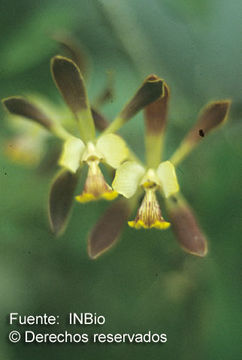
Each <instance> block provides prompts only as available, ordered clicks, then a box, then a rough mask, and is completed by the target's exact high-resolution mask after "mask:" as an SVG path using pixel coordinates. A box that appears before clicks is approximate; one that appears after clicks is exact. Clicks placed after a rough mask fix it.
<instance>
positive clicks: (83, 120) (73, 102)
mask: <svg viewBox="0 0 242 360" xmlns="http://www.w3.org/2000/svg"><path fill="white" fill-rule="evenodd" d="M51 70H52V75H53V78H54V81H55V83H56V85H57V88H58V89H59V91H60V93H61V95H62V96H63V98H64V100H65V102H66V104H67V105H68V106H69V108H70V109H71V111H72V112H73V114H74V115H75V116H76V118H77V120H78V123H79V126H80V130H81V135H82V136H83V138H84V140H86V141H88V140H92V139H93V138H94V136H95V127H94V122H93V118H92V114H91V110H90V105H89V102H88V97H87V92H86V87H85V82H84V79H83V77H82V74H81V72H80V70H79V68H78V66H77V65H76V64H75V63H74V62H73V61H72V60H71V59H68V58H65V57H63V56H55V57H54V58H52V60H51Z"/></svg>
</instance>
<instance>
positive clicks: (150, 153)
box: [144, 82, 170, 168]
mask: <svg viewBox="0 0 242 360" xmlns="http://www.w3.org/2000/svg"><path fill="white" fill-rule="evenodd" d="M169 98H170V90H169V88H168V86H167V84H166V83H165V82H164V95H163V96H161V97H159V99H158V100H156V101H154V102H152V103H151V104H149V105H148V106H146V107H145V109H144V114H145V130H146V131H145V147H146V159H147V165H148V167H150V168H156V167H157V166H158V165H159V163H160V161H161V155H162V154H161V153H162V147H163V138H164V130H165V126H166V119H167V110H168V102H169Z"/></svg>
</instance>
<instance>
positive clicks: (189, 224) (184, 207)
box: [166, 193, 207, 257]
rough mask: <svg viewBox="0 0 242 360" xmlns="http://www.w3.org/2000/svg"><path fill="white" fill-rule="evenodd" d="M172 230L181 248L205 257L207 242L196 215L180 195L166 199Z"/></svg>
mask: <svg viewBox="0 0 242 360" xmlns="http://www.w3.org/2000/svg"><path fill="white" fill-rule="evenodd" d="M166 205H167V210H168V215H169V219H170V221H171V225H172V226H171V229H172V230H173V231H174V233H175V235H176V238H177V240H178V242H179V244H180V246H181V247H182V248H183V249H184V250H185V251H186V252H188V253H190V254H193V255H197V256H201V257H203V256H205V255H206V254H207V240H206V237H205V235H204V234H203V232H202V230H201V229H200V227H199V225H198V223H197V220H196V218H195V215H194V213H193V211H192V209H191V208H190V206H189V205H188V204H187V202H186V201H185V200H184V198H183V197H182V195H181V194H180V193H178V194H176V195H173V196H171V197H169V198H168V199H166Z"/></svg>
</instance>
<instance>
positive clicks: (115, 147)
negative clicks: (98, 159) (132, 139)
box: [96, 134, 129, 169]
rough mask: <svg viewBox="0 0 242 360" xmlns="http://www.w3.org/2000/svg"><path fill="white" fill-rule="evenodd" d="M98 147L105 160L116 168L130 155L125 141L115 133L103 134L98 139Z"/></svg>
mask: <svg viewBox="0 0 242 360" xmlns="http://www.w3.org/2000/svg"><path fill="white" fill-rule="evenodd" d="M96 148H97V150H98V151H99V152H100V153H101V154H102V155H103V156H104V160H105V162H106V163H107V164H109V165H110V166H112V167H113V168H115V169H116V168H117V167H118V166H119V165H120V164H121V163H122V162H123V161H124V160H125V159H127V157H128V156H129V149H128V147H127V145H126V143H125V141H124V140H123V139H122V138H121V137H120V136H118V135H115V134H106V135H102V136H101V137H100V138H99V139H98V140H97V144H96Z"/></svg>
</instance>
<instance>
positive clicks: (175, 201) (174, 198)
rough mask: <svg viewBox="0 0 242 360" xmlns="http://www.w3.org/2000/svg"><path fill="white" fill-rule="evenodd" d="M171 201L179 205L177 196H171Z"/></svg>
mask: <svg viewBox="0 0 242 360" xmlns="http://www.w3.org/2000/svg"><path fill="white" fill-rule="evenodd" d="M171 200H172V201H173V202H174V203H175V204H176V203H177V201H178V200H177V198H176V197H175V196H171Z"/></svg>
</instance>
